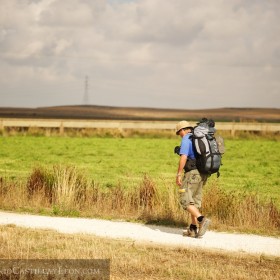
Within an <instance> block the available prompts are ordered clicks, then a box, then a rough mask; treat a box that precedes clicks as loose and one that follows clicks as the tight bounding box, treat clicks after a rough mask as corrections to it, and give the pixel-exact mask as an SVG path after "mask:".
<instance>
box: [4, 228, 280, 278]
mask: <svg viewBox="0 0 280 280" xmlns="http://www.w3.org/2000/svg"><path fill="white" fill-rule="evenodd" d="M0 242H1V247H0V258H1V259H2V258H3V259H110V260H111V279H114V280H120V279H121V280H128V279H129V280H130V279H135V280H137V279H141V280H143V279H149V280H152V279H168V280H172V279H174V280H175V279H176V280H178V279H182V280H183V279H184V280H185V279H201V280H204V279H215V280H227V279H236V280H238V279H240V280H241V279H242V280H249V279H254V280H255V279H262V280H268V279H279V277H280V272H279V271H280V258H275V257H263V256H250V255H246V254H236V253H228V252H227V253H225V252H214V251H212V252H209V251H208V252H207V251H203V250H200V249H199V250H197V249H196V250H195V249H180V248H168V247H164V248H161V247H158V246H151V245H144V244H137V243H135V242H132V241H130V240H127V241H118V240H108V239H103V238H97V237H94V236H85V235H73V234H69V235H64V234H60V233H57V232H54V231H50V230H32V229H24V228H18V227H15V226H13V225H10V226H0Z"/></svg>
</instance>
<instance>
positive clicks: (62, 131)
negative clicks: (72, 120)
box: [59, 122, 64, 136]
mask: <svg viewBox="0 0 280 280" xmlns="http://www.w3.org/2000/svg"><path fill="white" fill-rule="evenodd" d="M59 135H60V136H63V135H64V126H63V122H61V123H60V127H59Z"/></svg>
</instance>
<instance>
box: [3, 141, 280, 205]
mask: <svg viewBox="0 0 280 280" xmlns="http://www.w3.org/2000/svg"><path fill="white" fill-rule="evenodd" d="M179 144H180V138H174V139H166V138H160V139H152V138H143V139H140V138H81V137H44V136H38V137H36V136H8V137H1V138H0V147H1V149H0V177H2V178H5V179H9V180H16V181H19V180H24V179H25V178H27V176H29V175H30V173H31V172H32V170H33V168H34V167H37V166H42V167H50V168H51V167H52V166H53V165H57V164H62V165H73V166H76V167H77V168H78V169H79V170H81V171H82V172H83V173H84V174H85V176H86V177H88V178H91V179H92V180H94V181H95V182H97V183H99V184H100V185H102V186H104V187H110V186H113V185H118V184H120V185H121V186H123V187H126V188H130V187H134V186H135V185H136V184H138V183H139V181H140V180H142V178H143V176H144V175H145V174H147V175H148V176H149V177H150V178H152V180H154V181H155V182H156V183H157V184H158V185H159V186H160V185H161V183H162V185H163V186H164V185H165V186H166V184H168V185H169V184H170V185H174V187H176V185H175V175H176V171H177V163H178V159H179V157H178V156H177V155H175V154H174V153H173V149H174V146H176V145H179ZM225 145H226V153H225V155H224V157H223V166H222V168H221V176H220V178H219V179H217V178H216V175H212V177H211V178H210V180H215V181H217V182H218V185H219V187H221V188H222V189H224V190H230V191H232V190H234V191H236V192H241V193H243V192H244V191H245V192H247V191H248V192H253V193H257V194H259V195H260V198H261V199H266V200H267V199H270V198H273V199H274V200H275V203H276V205H278V206H280V191H279V187H280V180H279V174H280V168H279V158H280V143H279V141H274V140H268V139H256V140H252V139H242V140H240V139H225ZM163 182H164V184H163Z"/></svg>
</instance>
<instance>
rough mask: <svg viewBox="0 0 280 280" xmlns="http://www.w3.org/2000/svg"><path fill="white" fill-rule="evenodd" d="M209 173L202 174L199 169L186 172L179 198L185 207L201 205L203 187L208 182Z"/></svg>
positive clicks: (198, 206)
mask: <svg viewBox="0 0 280 280" xmlns="http://www.w3.org/2000/svg"><path fill="white" fill-rule="evenodd" d="M207 177H208V175H204V174H200V173H199V171H198V170H197V169H195V170H191V171H189V172H187V173H185V175H184V178H183V183H182V186H181V187H180V189H179V196H180V197H179V200H180V204H181V205H182V207H183V209H185V210H187V207H188V206H189V205H194V206H196V207H197V208H200V207H201V200H202V188H203V186H204V185H205V184H206V181H207Z"/></svg>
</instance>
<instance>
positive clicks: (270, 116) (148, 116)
mask: <svg viewBox="0 0 280 280" xmlns="http://www.w3.org/2000/svg"><path fill="white" fill-rule="evenodd" d="M0 117H2V118H4V117H5V118H60V119H107V120H108V119H116V120H174V121H175V120H182V119H186V120H191V121H198V120H199V119H201V118H202V117H206V118H212V119H214V120H215V121H236V122H240V121H241V122H243V121H250V122H252V121H258V122H280V109H276V108H275V109H273V108H272V109H268V108H218V109H199V110H182V109H155V108H133V107H107V106H82V105H81V106H79V105H77V106H57V107H42V108H35V109H33V108H0Z"/></svg>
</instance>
